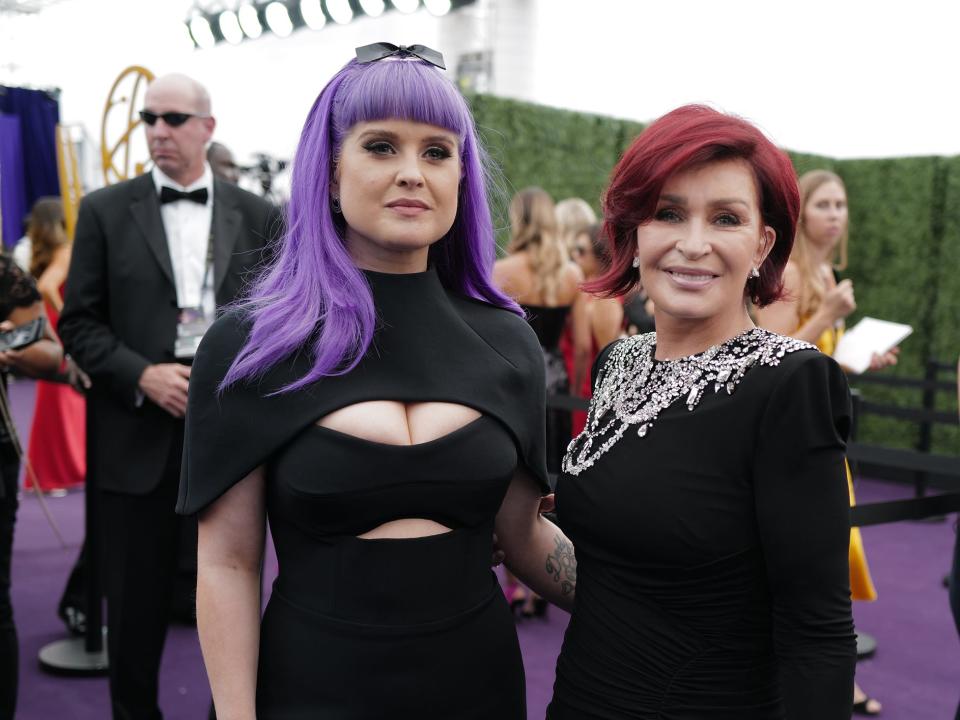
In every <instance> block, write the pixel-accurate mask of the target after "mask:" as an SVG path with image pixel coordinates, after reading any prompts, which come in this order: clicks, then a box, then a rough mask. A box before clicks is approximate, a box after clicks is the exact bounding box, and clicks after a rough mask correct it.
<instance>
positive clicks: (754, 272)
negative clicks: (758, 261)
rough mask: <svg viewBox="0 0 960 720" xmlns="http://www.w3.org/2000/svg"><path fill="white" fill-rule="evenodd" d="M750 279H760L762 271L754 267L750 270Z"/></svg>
mask: <svg viewBox="0 0 960 720" xmlns="http://www.w3.org/2000/svg"><path fill="white" fill-rule="evenodd" d="M750 277H751V278H753V279H756V278H758V277H760V271H759V270H758V269H757V267H756V266H754V267H753V268H752V269H751V270H750Z"/></svg>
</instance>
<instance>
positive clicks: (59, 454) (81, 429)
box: [24, 197, 87, 496]
mask: <svg viewBox="0 0 960 720" xmlns="http://www.w3.org/2000/svg"><path fill="white" fill-rule="evenodd" d="M27 236H28V237H29V238H30V243H31V254H30V274H31V275H33V277H34V278H36V281H37V289H38V290H39V291H40V295H41V297H42V298H43V303H44V306H45V309H46V313H47V319H48V321H49V322H50V327H51V328H53V329H55V328H56V327H57V321H58V320H59V318H60V311H61V310H62V309H63V288H64V285H65V284H66V281H67V269H68V268H69V267H70V250H71V246H72V244H71V242H70V239H69V238H68V237H67V233H66V223H65V221H64V216H63V203H62V202H61V200H60V198H57V197H46V198H40V199H39V200H37V202H36V203H35V204H34V206H33V209H32V210H31V212H30V222H29V226H28V228H27ZM61 370H62V371H63V372H64V373H66V372H67V370H68V368H67V367H66V365H64V367H63V368H61ZM27 457H28V458H29V461H30V464H31V465H32V466H33V470H34V473H35V474H36V478H37V482H38V484H39V486H40V490H41V491H43V492H44V493H48V494H51V495H54V496H60V495H65V494H66V492H67V490H68V489H70V488H74V487H79V486H82V485H83V481H84V477H85V475H86V469H87V465H86V409H85V402H84V399H83V396H82V395H81V394H80V393H79V392H77V391H76V390H75V389H74V388H72V387H70V386H69V385H66V384H63V383H57V382H47V381H45V380H38V381H37V393H36V401H35V405H34V411H33V424H32V426H31V430H30V445H29V448H28V449H27ZM24 487H25V489H27V490H33V489H35V488H34V487H33V483H32V482H31V481H30V479H29V478H26V479H25V480H24Z"/></svg>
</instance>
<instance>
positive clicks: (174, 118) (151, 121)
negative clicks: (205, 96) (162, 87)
mask: <svg viewBox="0 0 960 720" xmlns="http://www.w3.org/2000/svg"><path fill="white" fill-rule="evenodd" d="M192 117H198V118H205V117H209V115H196V114H194V113H182V112H165V113H159V114H158V113H155V112H150V111H149V110H141V111H140V119H141V120H143V121H144V122H145V123H146V124H147V125H150V126H151V127H152V126H153V125H156V124H157V120H159V119H160V118H163V121H164V122H165V123H166V124H167V125H169V126H170V127H180V126H181V125H183V124H184V123H185V122H186V121H187V120H189V119H190V118H192Z"/></svg>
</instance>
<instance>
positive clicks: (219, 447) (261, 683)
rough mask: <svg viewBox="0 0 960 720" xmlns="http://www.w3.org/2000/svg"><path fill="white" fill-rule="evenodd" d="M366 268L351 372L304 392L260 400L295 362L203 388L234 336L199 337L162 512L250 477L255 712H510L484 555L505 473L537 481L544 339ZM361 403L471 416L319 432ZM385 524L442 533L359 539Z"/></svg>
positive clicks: (513, 704) (228, 331)
mask: <svg viewBox="0 0 960 720" xmlns="http://www.w3.org/2000/svg"><path fill="white" fill-rule="evenodd" d="M366 276H367V279H368V281H369V283H370V285H371V287H372V290H373V296H374V302H375V305H376V308H377V313H378V326H377V330H376V334H375V336H374V342H373V344H372V345H371V347H370V349H369V351H368V352H367V354H366V355H365V356H364V358H363V359H362V361H361V362H360V364H359V365H358V366H357V367H356V368H355V369H354V370H352V371H350V372H349V373H347V374H345V375H342V376H336V377H328V378H324V379H323V380H321V381H319V382H317V383H315V384H313V385H311V386H309V387H308V388H306V389H304V390H302V391H298V392H293V393H286V394H282V395H273V396H269V395H270V393H271V392H272V391H274V390H276V389H278V388H280V387H282V386H284V385H286V384H288V383H290V382H291V381H292V380H294V379H297V378H299V377H302V376H303V374H304V373H305V371H306V370H307V368H308V365H309V360H308V358H306V357H305V354H301V355H300V356H298V357H295V358H292V359H291V360H289V361H286V362H284V363H281V365H279V366H277V367H276V368H274V369H273V370H271V371H269V372H268V373H267V374H266V376H265V377H264V378H263V380H262V381H261V382H259V383H248V384H241V385H238V386H234V387H231V388H229V389H227V390H226V391H225V392H224V393H223V394H222V395H218V394H217V392H216V388H217V385H218V383H219V382H220V379H221V378H222V377H223V376H224V374H225V372H226V369H227V367H228V366H229V364H230V362H231V361H232V359H233V358H234V357H235V355H236V353H237V351H238V350H239V348H240V347H241V346H242V344H243V341H244V338H245V336H246V332H247V326H246V323H245V322H244V321H243V320H242V319H241V318H239V317H238V316H237V315H228V316H226V317H224V318H222V319H220V320H218V321H217V322H216V323H215V324H214V326H213V327H212V328H211V329H210V330H209V332H208V333H207V335H206V337H204V340H203V343H202V344H201V346H200V350H199V352H198V353H197V356H196V359H195V362H194V365H193V371H192V375H191V379H190V402H189V409H188V412H187V430H186V446H185V449H184V468H185V471H184V476H183V480H182V482H181V486H180V497H179V501H178V508H177V509H178V511H179V512H183V513H195V512H198V511H199V510H201V509H202V508H204V507H206V506H207V505H209V504H210V503H211V502H213V501H214V500H215V499H216V498H217V497H219V496H220V495H221V494H223V493H224V492H226V491H227V490H228V489H229V488H230V487H231V486H232V485H233V484H235V483H236V482H237V481H239V480H240V479H242V478H243V477H244V476H246V475H247V474H248V473H249V472H251V471H252V470H253V469H254V468H256V467H258V466H261V465H265V466H266V469H267V480H266V506H267V513H268V517H269V522H270V530H271V533H272V535H273V539H274V543H275V545H276V549H277V556H278V559H279V565H280V574H279V577H278V578H277V580H276V582H275V584H274V586H273V592H272V594H271V597H270V602H269V604H268V606H267V609H266V613H265V615H264V618H263V624H262V627H261V633H260V664H259V672H258V680H257V717H258V718H259V719H260V720H300V719H301V718H302V719H304V720H307V719H309V720H314V719H315V718H324V719H331V720H354V719H356V720H360V719H363V720H368V719H372V718H423V719H425V720H426V719H431V718H436V719H437V720H440V719H448V718H464V719H468V718H475V719H476V720H491V719H493V718H496V719H497V720H499V719H501V718H502V719H504V720H515V719H519V718H523V717H525V698H524V687H525V686H524V675H523V665H522V662H521V658H520V650H519V645H518V643H517V636H516V631H515V628H514V623H513V619H512V617H511V615H510V611H509V608H508V607H507V605H506V602H505V600H504V597H503V593H502V592H501V591H500V588H499V585H498V583H497V581H496V578H495V576H494V574H493V572H492V571H491V568H490V554H491V550H492V532H493V521H494V516H495V514H496V512H497V510H498V508H499V507H500V503H501V501H502V500H503V497H504V494H505V492H506V489H507V485H508V484H509V482H510V480H511V478H512V476H513V474H514V471H515V470H516V468H517V466H518V465H519V464H523V465H525V466H526V467H527V468H528V469H529V471H530V472H531V474H532V475H533V476H534V477H535V478H536V479H537V480H538V482H539V483H540V484H541V486H542V487H543V488H546V471H545V468H544V450H543V448H544V429H543V406H544V390H543V388H544V382H543V362H542V356H541V352H540V347H539V345H538V343H537V339H536V337H535V336H534V333H533V331H531V330H530V328H529V326H527V324H526V323H525V322H524V320H523V319H522V318H521V317H519V316H517V315H515V314H513V313H510V312H508V311H505V310H501V309H499V308H495V307H493V306H491V305H488V304H486V303H483V302H479V301H476V300H470V299H467V298H464V297H461V296H459V295H456V294H454V293H450V292H447V291H446V290H444V288H443V286H442V285H441V283H440V281H439V279H438V277H437V275H436V273H435V272H433V271H432V270H431V271H428V272H426V273H417V274H413V275H386V274H379V273H372V272H369V273H366ZM268 396H269V397H268ZM367 400H396V401H401V402H422V401H443V402H451V403H458V404H462V405H467V406H470V407H473V408H475V409H477V410H479V411H480V412H481V413H482V415H481V416H480V418H478V419H477V420H475V421H473V422H472V423H470V424H468V425H466V426H464V427H462V428H460V429H459V430H456V431H454V432H452V433H450V434H449V435H445V436H443V437H440V438H438V439H436V440H434V441H431V442H426V443H421V444H417V445H411V446H391V445H384V444H380V443H376V442H371V441H367V440H363V439H359V438H356V437H353V436H350V435H345V434H342V433H340V432H336V431H334V430H330V429H327V428H322V427H320V426H318V425H317V424H316V421H317V420H318V419H320V418H322V417H323V416H325V415H327V414H329V413H330V412H332V411H334V410H336V409H338V408H342V407H345V406H348V405H352V404H355V403H358V402H363V401H367ZM400 518H428V519H432V520H435V521H436V522H438V523H441V524H443V525H445V526H447V527H449V528H452V530H451V531H450V532H447V533H444V534H441V535H433V536H429V537H423V538H414V539H400V540H395V539H377V540H370V539H360V538H358V537H357V536H358V535H361V534H363V533H365V532H366V531H368V530H371V529H373V528H375V527H377V526H379V525H382V524H383V523H385V522H388V521H390V520H395V519H400Z"/></svg>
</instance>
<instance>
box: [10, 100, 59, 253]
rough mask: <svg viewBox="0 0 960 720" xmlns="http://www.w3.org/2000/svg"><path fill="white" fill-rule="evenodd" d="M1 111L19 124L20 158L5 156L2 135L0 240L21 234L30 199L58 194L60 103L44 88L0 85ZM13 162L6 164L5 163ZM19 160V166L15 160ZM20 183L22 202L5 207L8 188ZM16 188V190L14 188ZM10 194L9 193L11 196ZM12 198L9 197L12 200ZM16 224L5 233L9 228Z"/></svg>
mask: <svg viewBox="0 0 960 720" xmlns="http://www.w3.org/2000/svg"><path fill="white" fill-rule="evenodd" d="M0 114H3V115H7V116H12V117H15V118H16V119H17V122H18V124H19V129H20V133H19V143H18V146H19V148H20V152H19V159H18V158H16V157H13V158H11V159H10V160H6V155H7V145H8V143H7V138H8V137H11V135H8V134H7V132H6V131H4V134H3V136H2V138H3V143H2V145H3V151H2V152H3V154H4V163H3V169H2V171H3V190H2V193H3V203H4V204H3V242H4V244H6V245H11V244H13V243H15V242H16V241H17V240H18V239H19V238H20V235H21V232H20V228H21V222H22V220H23V216H24V215H25V214H26V213H27V211H28V210H29V209H30V208H31V207H33V203H34V202H36V200H37V199H38V198H41V197H43V196H44V195H59V194H60V182H59V180H58V177H57V145H56V128H57V123H58V122H60V105H59V102H58V99H57V97H56V95H54V94H53V93H50V92H47V91H44V90H27V89H25V88H11V87H4V86H2V85H0ZM8 162H9V163H13V164H14V166H13V167H12V168H11V167H7V163H8ZM17 163H19V168H18V167H16V164H17ZM10 185H19V186H20V188H21V191H20V192H22V197H23V198H24V206H21V207H10V208H8V207H7V204H6V201H7V200H6V199H7V190H8V188H9V186H10ZM14 192H16V191H14ZM11 197H12V196H11ZM11 202H12V201H11ZM14 227H15V228H16V229H15V230H12V231H11V232H12V233H13V234H9V233H8V228H14Z"/></svg>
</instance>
